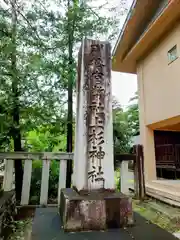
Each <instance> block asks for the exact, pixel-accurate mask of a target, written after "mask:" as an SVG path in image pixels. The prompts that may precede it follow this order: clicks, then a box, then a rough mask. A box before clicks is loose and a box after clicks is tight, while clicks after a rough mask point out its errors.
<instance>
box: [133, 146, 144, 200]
mask: <svg viewBox="0 0 180 240" xmlns="http://www.w3.org/2000/svg"><path fill="white" fill-rule="evenodd" d="M134 152H135V154H136V160H135V163H134V164H135V166H134V190H135V195H136V197H137V198H138V199H139V200H143V199H144V198H145V195H146V193H145V178H144V154H143V146H142V145H135V146H134Z"/></svg>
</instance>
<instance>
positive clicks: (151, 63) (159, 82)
mask: <svg viewBox="0 0 180 240" xmlns="http://www.w3.org/2000/svg"><path fill="white" fill-rule="evenodd" d="M174 45H177V52H178V56H180V24H179V25H178V26H176V27H175V28H174V29H173V30H172V31H171V32H170V33H169V34H168V36H167V37H166V38H165V39H164V40H163V41H162V42H161V43H160V44H159V45H158V46H157V47H156V48H155V49H154V50H153V51H152V52H151V53H150V54H149V55H148V56H147V57H146V58H145V59H144V60H143V61H141V63H140V65H139V69H140V70H139V72H138V75H140V76H138V81H139V84H140V81H141V84H142V86H141V88H142V90H141V92H142V93H140V95H141V97H140V101H141V100H143V101H144V103H143V111H144V115H143V118H144V119H143V122H144V123H143V124H145V125H149V124H153V123H157V122H160V121H162V120H165V119H168V118H172V117H175V116H178V115H180V58H178V59H176V60H175V61H174V62H172V63H170V64H168V56H167V53H168V51H169V50H170V49H171V48H172V47H173V46H174ZM142 95H143V96H142ZM140 105H141V103H140ZM140 110H141V111H142V109H141V107H140Z"/></svg>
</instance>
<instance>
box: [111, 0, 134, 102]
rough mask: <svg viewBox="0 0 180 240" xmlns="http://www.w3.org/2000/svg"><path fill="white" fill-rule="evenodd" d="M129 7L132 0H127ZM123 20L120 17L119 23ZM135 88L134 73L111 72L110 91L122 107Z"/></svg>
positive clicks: (123, 18) (132, 94) (123, 19)
mask: <svg viewBox="0 0 180 240" xmlns="http://www.w3.org/2000/svg"><path fill="white" fill-rule="evenodd" d="M127 1H128V7H129V8H130V6H131V4H132V1H133V0H127ZM124 21H125V16H124V17H122V21H120V25H121V26H122V25H123V23H124ZM136 90H137V77H136V75H134V74H126V73H118V72H112V93H113V95H114V96H115V97H116V98H117V100H118V101H119V102H120V104H121V105H122V106H123V107H126V106H127V105H128V102H129V99H130V98H131V97H133V96H134V93H135V92H136Z"/></svg>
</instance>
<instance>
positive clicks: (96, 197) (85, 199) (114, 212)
mask: <svg viewBox="0 0 180 240" xmlns="http://www.w3.org/2000/svg"><path fill="white" fill-rule="evenodd" d="M60 216H61V220H62V224H63V227H64V230H65V231H73V232H74V231H88V230H105V229H109V228H120V227H124V226H129V225H132V224H133V215H132V202H131V199H130V198H129V197H127V196H125V195H124V194H122V193H115V192H114V193H113V192H109V191H102V192H90V193H89V194H86V195H80V194H78V193H77V192H76V191H75V190H73V189H62V191H61V206H60Z"/></svg>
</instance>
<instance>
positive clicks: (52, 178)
mask: <svg viewBox="0 0 180 240" xmlns="http://www.w3.org/2000/svg"><path fill="white" fill-rule="evenodd" d="M41 177H42V161H41V160H35V161H33V168H32V178H31V192H30V196H31V197H30V202H31V204H38V203H39V200H40V192H41ZM58 181H59V162H57V161H55V160H52V161H51V165H50V171H49V191H48V198H49V199H57V195H58Z"/></svg>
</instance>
